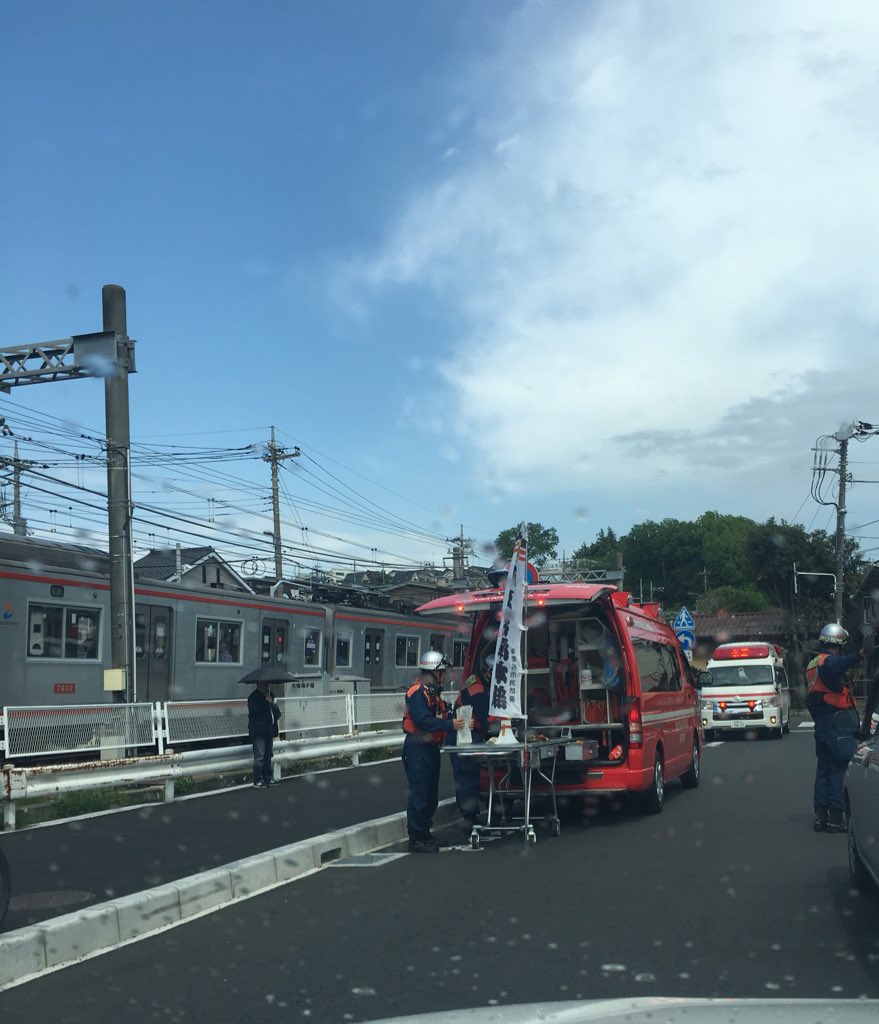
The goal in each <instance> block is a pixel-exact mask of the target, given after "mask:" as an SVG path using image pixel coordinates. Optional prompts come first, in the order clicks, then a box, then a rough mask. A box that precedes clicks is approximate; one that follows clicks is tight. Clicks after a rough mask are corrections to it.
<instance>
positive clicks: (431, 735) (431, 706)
mask: <svg viewBox="0 0 879 1024" xmlns="http://www.w3.org/2000/svg"><path fill="white" fill-rule="evenodd" d="M419 690H423V691H424V697H425V700H426V701H427V707H428V710H429V711H430V713H431V715H433V717H434V718H448V717H449V713H448V706H447V704H446V702H445V701H444V700H443V698H442V694H441V693H440V691H439V689H438V688H437V689H434V688H433V687H430V686H427V685H425V684H424V683H423V682H422V680H421V678H420V677H419V678H418V679H416V680H415V682H414V683H413V684H412V685H411V686H410V687H409V689H408V690H407V691H406V708H405V710H404V711H403V732H407V733H409V734H410V735H412V736H421V737H422V738H423V739H424V740H426V741H427V742H428V743H436V744H439V745H442V744H443V742H444V741H445V738H446V733H445V730H443V729H437V731H436V732H425V730H424V729H419V728H418V726H417V725H416V724H415V722H413V720H412V713H411V712H410V710H409V698H410V697H411V696H412V695H413V694H415V693H417V692H418V691H419Z"/></svg>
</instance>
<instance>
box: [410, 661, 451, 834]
mask: <svg viewBox="0 0 879 1024" xmlns="http://www.w3.org/2000/svg"><path fill="white" fill-rule="evenodd" d="M432 656H435V657H432ZM420 667H421V668H422V670H423V671H422V674H421V675H420V676H419V677H418V678H417V679H416V680H415V682H414V683H412V685H411V686H410V687H409V689H408V690H407V691H406V710H405V711H404V713H403V731H404V732H405V733H406V738H405V739H404V740H403V767H404V768H405V770H406V780H407V782H408V784H409V797H408V801H407V803H406V828H407V829H408V831H409V851H410V852H411V853H435V852H436V851H437V849H438V848H439V843H438V842H437V841H436V839H435V838H434V837H433V836H432V835H431V832H430V827H431V825H432V824H433V816H434V814H435V813H436V808H437V804H438V803H439V778H440V747H441V746H442V745H443V743H444V742H445V739H446V737H447V736H449V735H450V734H451V733H453V732H454V731H455V730H456V729H460V728H461V724H462V723H461V722H459V721H456V720H455V719H453V718H450V717H449V715H450V711H451V708H450V707H449V705H448V704H446V702H445V701H444V700H443V698H442V679H443V672H444V670H445V659H444V658H442V656H441V655H438V652H436V651H429V652H428V653H427V654H426V655H425V656H424V657H423V658H422V659H421V664H420Z"/></svg>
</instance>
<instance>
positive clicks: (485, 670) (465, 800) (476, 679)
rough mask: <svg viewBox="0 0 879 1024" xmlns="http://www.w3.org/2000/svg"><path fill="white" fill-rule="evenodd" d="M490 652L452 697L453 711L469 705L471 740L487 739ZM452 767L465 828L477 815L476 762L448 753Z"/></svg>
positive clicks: (457, 800)
mask: <svg viewBox="0 0 879 1024" xmlns="http://www.w3.org/2000/svg"><path fill="white" fill-rule="evenodd" d="M493 662H494V655H493V654H492V655H489V656H488V657H487V658H486V659H485V661H484V662H483V663H482V665H481V667H480V668H479V669H478V671H477V672H476V674H475V675H472V676H470V677H469V678H468V679H467V681H466V682H465V683H464V685H463V686H462V687H461V689H460V690H459V691H458V696H457V698H456V699H455V711H457V710H458V708H461V707H471V708H473V717H472V718H471V720H470V730H471V733H472V738H473V742H474V743H485V741H486V740H487V739H488V701H489V688H490V682H491V666H492V664H493ZM451 759H452V771H453V772H454V775H455V802H456V803H457V805H458V810H459V811H460V812H461V817H462V818H463V819H464V823H465V826H466V828H467V831H469V830H470V829H472V827H473V826H474V825H475V824H476V821H477V818H478V817H479V806H480V805H479V764H478V763H477V761H476V760H475V758H472V757H458V756H457V754H452V755H451Z"/></svg>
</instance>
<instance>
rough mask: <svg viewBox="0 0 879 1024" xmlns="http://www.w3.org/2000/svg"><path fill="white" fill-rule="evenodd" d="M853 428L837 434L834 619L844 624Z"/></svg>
mask: <svg viewBox="0 0 879 1024" xmlns="http://www.w3.org/2000/svg"><path fill="white" fill-rule="evenodd" d="M852 433H854V430H853V427H848V428H846V431H845V432H842V431H841V432H840V433H839V434H836V435H835V437H836V439H837V441H839V494H838V498H837V502H836V580H837V583H836V592H835V593H834V595H833V617H834V619H835V620H836V622H837V623H841V622H842V594H843V591H844V590H845V484H846V474H847V473H848V439H849V438H850V437H851V436H852Z"/></svg>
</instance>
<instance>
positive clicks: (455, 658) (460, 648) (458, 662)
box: [452, 640, 470, 668]
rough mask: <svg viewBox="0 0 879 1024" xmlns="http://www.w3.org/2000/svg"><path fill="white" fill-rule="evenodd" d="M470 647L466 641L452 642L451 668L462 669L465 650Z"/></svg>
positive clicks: (465, 655) (465, 654)
mask: <svg viewBox="0 0 879 1024" xmlns="http://www.w3.org/2000/svg"><path fill="white" fill-rule="evenodd" d="M469 646H470V642H469V641H468V640H453V641H452V668H463V667H464V659H465V658H466V657H467V648H468V647H469Z"/></svg>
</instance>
